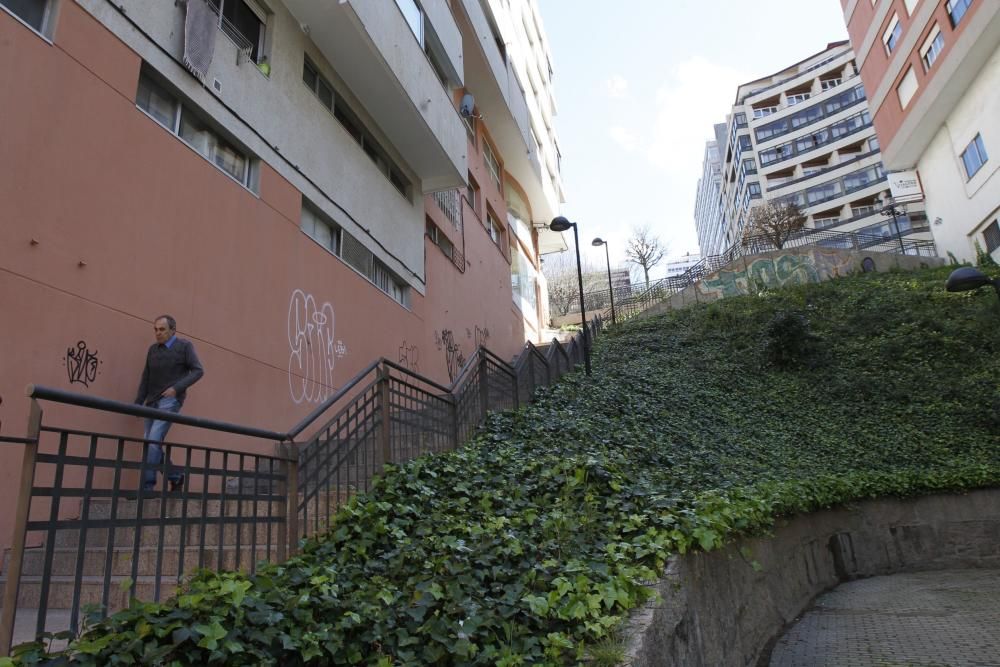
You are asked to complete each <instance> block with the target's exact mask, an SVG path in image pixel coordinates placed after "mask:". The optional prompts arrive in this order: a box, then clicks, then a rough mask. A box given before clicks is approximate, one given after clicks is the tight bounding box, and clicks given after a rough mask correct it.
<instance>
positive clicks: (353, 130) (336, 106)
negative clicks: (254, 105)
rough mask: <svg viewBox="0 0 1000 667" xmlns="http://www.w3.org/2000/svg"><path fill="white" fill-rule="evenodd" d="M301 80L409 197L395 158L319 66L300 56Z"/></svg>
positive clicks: (392, 181) (402, 192)
mask: <svg viewBox="0 0 1000 667" xmlns="http://www.w3.org/2000/svg"><path fill="white" fill-rule="evenodd" d="M302 83H304V84H305V85H306V87H307V88H309V90H311V91H312V92H313V94H314V95H316V98H317V99H318V100H319V101H320V103H321V104H322V105H323V106H325V107H326V108H327V109H328V110H330V111H332V112H333V116H334V118H336V119H337V120H338V121H340V124H341V125H343V126H344V129H345V130H347V133H348V134H350V135H351V136H352V137H354V140H355V141H356V142H358V145H360V146H361V149H362V150H363V151H364V152H365V155H367V156H368V157H369V159H371V161H372V162H373V163H375V166H376V167H378V170H379V171H381V172H382V175H383V176H385V177H386V178H388V179H389V182H390V183H392V184H393V186H394V187H395V188H396V189H397V190H399V193H400V194H401V195H403V196H404V197H409V196H410V195H409V192H410V181H409V179H407V178H406V176H404V175H403V172H402V170H401V169H400V168H399V167H398V166H397V165H396V163H395V161H393V159H392V158H390V157H389V154H388V153H387V152H386V151H385V149H383V148H382V147H381V146H380V145H379V143H378V142H377V141H375V139H374V137H372V135H371V133H370V132H369V131H368V129H367V128H366V127H365V126H364V124H362V123H361V121H360V120H359V119H358V116H357V114H355V113H354V111H353V110H352V109H351V108H350V107H348V106H347V104H346V103H345V102H344V101H343V100H342V99H341V98H340V96H338V95H336V94H335V93H334V90H333V86H331V85H330V82H329V81H327V80H326V79H325V78H323V75H322V74H320V73H319V68H318V67H316V65H314V64H313V63H312V61H311V60H309V58H308V57H304V58H303V60H302Z"/></svg>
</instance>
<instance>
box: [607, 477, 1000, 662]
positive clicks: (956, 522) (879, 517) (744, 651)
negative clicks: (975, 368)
mask: <svg viewBox="0 0 1000 667" xmlns="http://www.w3.org/2000/svg"><path fill="white" fill-rule="evenodd" d="M957 567H1000V489H985V490H979V491H973V492H969V493H964V494H950V495H936V496H926V497H920V498H910V499H903V500H897V499H881V500H869V501H864V502H859V503H856V504H853V505H851V506H848V507H843V508H838V509H832V510H825V511H821V512H815V513H812V514H808V515H802V516H797V517H794V518H790V519H782V520H779V521H778V522H777V523H776V524H775V526H774V529H773V534H772V536H771V537H765V538H752V539H751V538H747V539H742V540H739V541H737V542H735V543H732V544H730V545H728V546H727V547H726V548H724V549H719V550H717V551H713V552H709V553H704V552H695V553H690V554H687V555H685V556H678V557H676V558H674V559H672V560H671V562H670V565H669V566H668V568H667V572H666V575H665V576H664V578H663V579H661V580H660V582H659V583H658V584H657V586H656V588H657V591H658V593H659V599H658V600H654V601H651V602H650V603H648V604H647V605H645V606H644V607H642V608H641V609H639V610H638V611H637V612H636V613H635V614H633V617H632V620H631V621H630V623H629V627H628V631H627V634H628V644H627V648H626V651H627V656H628V659H629V662H628V664H631V665H633V666H635V667H639V666H646V665H648V666H650V667H652V666H653V665H656V666H657V667H663V666H666V665H684V666H685V667H697V666H700V665H704V666H706V667H708V666H711V667H724V666H729V665H734V666H735V665H739V666H741V667H749V666H752V665H757V664H758V662H759V661H760V660H761V659H763V658H766V656H767V654H768V653H769V647H770V643H771V642H772V641H773V640H774V639H775V638H776V637H777V636H778V635H779V633H780V632H781V630H782V629H783V628H784V627H785V625H787V624H788V623H790V622H792V621H794V620H795V618H796V617H797V616H798V615H799V614H800V613H801V612H802V611H804V610H805V609H806V608H807V607H808V606H809V604H810V603H811V602H812V600H813V599H814V598H815V597H816V596H817V595H819V594H820V593H822V592H823V591H825V590H827V589H830V588H832V587H834V586H836V585H837V584H839V583H841V582H842V581H847V580H850V579H855V578H858V577H870V576H874V575H882V574H892V573H896V572H905V571H914V570H934V569H944V568H957Z"/></svg>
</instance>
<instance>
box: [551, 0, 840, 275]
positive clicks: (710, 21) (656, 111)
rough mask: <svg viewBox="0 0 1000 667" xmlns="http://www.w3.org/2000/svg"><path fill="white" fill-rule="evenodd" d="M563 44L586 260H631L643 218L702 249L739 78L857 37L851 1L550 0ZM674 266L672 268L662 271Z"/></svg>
mask: <svg viewBox="0 0 1000 667" xmlns="http://www.w3.org/2000/svg"><path fill="white" fill-rule="evenodd" d="M538 6H539V9H540V11H541V14H542V21H543V23H544V27H545V31H546V33H547V35H548V39H549V44H550V48H551V50H552V60H553V63H552V65H553V70H554V72H555V78H554V85H555V94H556V105H557V107H558V114H557V116H556V118H555V123H556V132H557V134H558V136H559V143H560V148H561V150H562V154H563V162H562V165H563V168H562V173H563V180H564V185H565V190H566V203H565V204H563V207H562V213H563V215H565V216H566V217H568V218H569V219H570V220H573V221H574V222H576V223H578V224H579V228H580V237H581V238H580V241H581V245H582V246H583V250H584V255H583V256H584V261H585V262H586V261H588V260H589V261H590V262H592V263H593V264H594V265H597V266H601V265H603V264H604V257H603V256H602V255H603V249H601V248H592V247H591V246H590V240H591V239H592V238H594V237H595V236H600V237H602V238H604V239H605V240H607V241H608V242H609V249H610V251H611V261H612V264H613V265H616V264H618V263H620V262H623V261H624V249H625V242H626V240H627V239H628V237H629V235H630V233H631V229H632V227H633V225H643V224H645V225H649V227H650V229H651V230H652V231H653V232H654V233H655V234H656V235H657V236H659V237H660V238H661V240H663V241H664V242H665V243H666V244H667V246H668V255H669V256H677V255H683V254H684V253H685V252H688V251H690V252H695V251H697V249H698V242H697V236H696V234H695V231H694V199H695V187H696V184H697V182H698V178H699V177H700V176H701V165H702V157H703V153H704V148H705V142H706V141H707V140H709V139H710V138H711V137H712V124H713V123H721V122H723V121H724V119H725V115H726V113H727V111H728V110H729V108H730V107H731V106H732V103H733V100H734V98H735V96H736V87H737V86H738V85H739V84H741V83H745V82H747V81H751V80H753V79H756V78H759V77H762V76H766V75H768V74H772V73H774V72H776V71H778V70H781V69H783V68H784V67H787V66H788V65H791V64H793V63H795V62H798V61H799V60H802V59H804V58H807V57H809V56H810V55H812V54H814V53H816V52H818V51H821V50H823V49H824V48H825V47H826V45H827V43H829V42H834V41H838V40H842V39H847V29H846V28H845V26H844V18H843V13H842V11H841V8H840V2H839V0H795V1H793V2H789V1H788V0H617V1H615V2H607V1H604V2H599V1H597V0H538ZM660 273H662V268H661V269H660V270H659V271H657V272H656V275H659V274H660Z"/></svg>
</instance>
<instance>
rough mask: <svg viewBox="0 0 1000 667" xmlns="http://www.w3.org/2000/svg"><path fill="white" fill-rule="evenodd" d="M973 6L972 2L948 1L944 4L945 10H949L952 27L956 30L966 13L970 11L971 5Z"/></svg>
mask: <svg viewBox="0 0 1000 667" xmlns="http://www.w3.org/2000/svg"><path fill="white" fill-rule="evenodd" d="M971 4H972V0H948V2H946V3H944V7H945V9H947V10H948V18H949V19H951V26H952V27H953V28H954V27H956V26H958V24H959V22H960V21H961V20H962V17H963V16H965V12H967V11H968V10H969V5H971Z"/></svg>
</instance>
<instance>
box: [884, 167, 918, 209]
mask: <svg viewBox="0 0 1000 667" xmlns="http://www.w3.org/2000/svg"><path fill="white" fill-rule="evenodd" d="M888 176H889V191H890V192H892V198H893V200H894V201H895V202H896V203H897V204H907V203H909V202H915V201H923V199H924V193H923V192H922V191H921V189H920V177H919V176H917V172H915V171H893V172H890V173H889V174H888Z"/></svg>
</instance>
